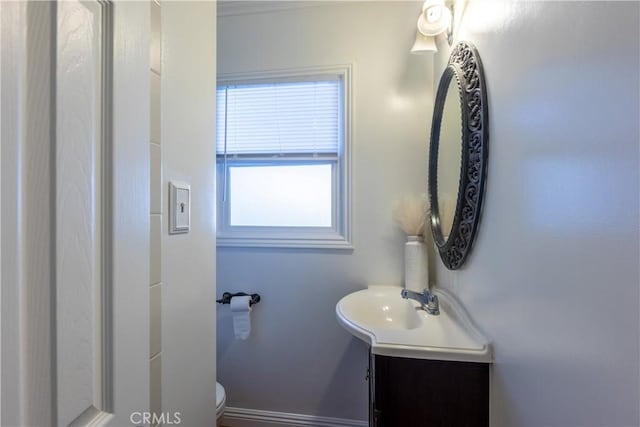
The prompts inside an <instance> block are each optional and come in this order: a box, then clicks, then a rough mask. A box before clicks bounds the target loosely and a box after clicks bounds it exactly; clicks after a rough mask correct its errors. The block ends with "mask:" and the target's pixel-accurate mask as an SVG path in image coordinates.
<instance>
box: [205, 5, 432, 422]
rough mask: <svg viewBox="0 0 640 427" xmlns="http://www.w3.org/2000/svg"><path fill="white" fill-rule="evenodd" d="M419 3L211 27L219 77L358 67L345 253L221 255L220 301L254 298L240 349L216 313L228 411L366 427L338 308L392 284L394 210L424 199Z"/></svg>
mask: <svg viewBox="0 0 640 427" xmlns="http://www.w3.org/2000/svg"><path fill="white" fill-rule="evenodd" d="M420 6H421V4H420V3H417V2H413V3H407V2H394V3H390V2H371V3H357V4H356V3H345V4H341V5H337V6H323V7H309V8H297V9H292V10H286V11H280V12H277V13H266V14H251V15H240V16H226V17H219V19H218V73H231V72H242V71H256V70H269V69H282V68H295V67H303V66H324V65H334V64H345V63H352V64H353V65H354V78H353V88H354V121H353V130H354V138H353V164H354V172H353V188H354V194H355V196H354V200H353V206H354V221H353V227H354V235H355V238H354V245H355V250H354V251H353V252H344V251H318V250H316V251H312V250H283V249H278V250H276V249H241V248H218V263H217V265H218V268H217V283H218V289H219V291H218V294H219V295H221V294H222V292H224V291H231V292H234V291H247V292H258V293H260V295H261V296H262V298H263V299H262V302H260V304H258V305H257V306H256V307H255V308H254V310H253V312H252V321H253V326H252V328H253V330H252V335H251V337H250V338H249V339H248V340H247V341H237V340H234V338H233V332H232V322H231V317H230V316H229V307H228V306H220V307H218V377H219V380H220V382H221V383H222V384H223V385H224V386H225V388H226V390H227V398H228V402H227V404H228V405H229V406H234V407H241V408H253V409H266V410H271V411H281V412H293V413H302V414H317V415H323V416H330V417H341V418H350V419H366V417H367V383H366V382H365V371H366V367H367V363H368V362H367V347H366V345H365V344H364V343H362V342H361V341H358V340H356V339H355V338H353V337H352V336H351V335H349V334H348V333H347V332H346V331H344V330H343V329H342V328H341V327H340V326H339V325H338V323H337V321H336V318H335V304H336V303H337V301H338V300H339V299H340V298H341V297H343V296H344V295H346V294H348V293H350V292H353V291H355V290H358V289H362V288H364V287H366V286H367V285H368V284H375V283H379V284H380V283H383V284H400V283H401V280H402V253H403V252H402V251H403V239H404V237H403V235H402V233H401V232H400V231H399V230H398V229H397V228H396V227H395V225H394V224H393V221H392V217H391V210H392V204H393V201H394V200H396V199H398V198H400V197H401V196H402V195H403V194H405V193H407V192H423V193H424V192H425V191H426V173H427V169H426V167H427V138H428V137H427V132H428V127H429V122H430V120H431V119H430V117H431V111H432V110H431V106H432V98H433V92H432V79H433V76H432V72H431V69H432V61H431V59H430V58H429V57H424V56H415V55H410V54H409V49H410V48H411V46H412V43H413V41H414V37H415V30H414V28H415V27H414V25H415V21H416V19H417V16H418V14H419V11H420Z"/></svg>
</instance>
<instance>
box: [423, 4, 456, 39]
mask: <svg viewBox="0 0 640 427" xmlns="http://www.w3.org/2000/svg"><path fill="white" fill-rule="evenodd" d="M451 18H452V15H451V10H449V8H448V7H447V6H446V5H445V4H444V0H427V1H426V2H425V3H424V6H423V8H422V13H421V14H420V17H419V18H418V31H419V32H420V33H421V34H423V35H425V36H430V37H434V36H437V35H438V34H441V33H444V32H445V31H448V30H449V29H450V28H451Z"/></svg>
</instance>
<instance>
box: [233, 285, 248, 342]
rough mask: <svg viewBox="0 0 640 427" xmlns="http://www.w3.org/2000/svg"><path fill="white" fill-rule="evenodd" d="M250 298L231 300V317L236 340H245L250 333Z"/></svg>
mask: <svg viewBox="0 0 640 427" xmlns="http://www.w3.org/2000/svg"><path fill="white" fill-rule="evenodd" d="M250 302H251V297H250V296H248V295H247V296H239V297H233V298H231V313H232V315H233V333H234V335H235V336H236V338H239V339H241V340H246V339H247V338H249V334H250V333H251V315H250V314H251V304H250Z"/></svg>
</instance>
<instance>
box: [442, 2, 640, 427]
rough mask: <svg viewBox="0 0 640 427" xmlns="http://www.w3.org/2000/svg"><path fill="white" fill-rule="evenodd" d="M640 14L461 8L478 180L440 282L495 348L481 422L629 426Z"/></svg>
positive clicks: (558, 6)
mask: <svg viewBox="0 0 640 427" xmlns="http://www.w3.org/2000/svg"><path fill="white" fill-rule="evenodd" d="M491 6H492V7H491ZM488 11H490V12H491V13H489V14H488V13H487V12H488ZM639 14H640V10H639V3H638V2H626V3H614V2H565V3H563V2H506V1H499V2H491V3H490V4H489V5H488V4H487V2H486V1H473V2H470V3H469V4H468V6H467V9H466V11H465V13H464V18H463V21H462V23H461V24H460V25H459V29H460V32H459V33H458V34H457V38H458V39H460V40H467V41H471V42H472V43H474V44H475V45H476V46H477V48H478V50H479V52H480V55H481V57H482V61H483V63H484V67H485V76H486V80H487V88H488V94H489V113H490V128H489V131H490V134H491V136H490V149H489V150H490V151H489V164H488V183H487V193H486V199H485V205H484V212H483V216H482V220H481V225H480V233H479V235H478V239H477V241H476V245H475V247H474V250H473V253H472V255H471V257H470V258H469V259H468V262H467V264H466V265H465V267H464V268H463V269H462V270H460V271H459V272H455V273H450V272H448V271H446V270H445V269H444V268H443V267H442V266H441V264H438V265H439V266H440V268H439V269H438V271H437V273H438V274H437V279H438V280H437V282H438V284H439V285H440V286H446V287H448V288H449V289H452V290H453V291H454V292H455V293H456V294H457V295H458V296H459V297H460V298H461V299H462V301H463V302H464V304H465V305H466V307H467V308H468V309H469V311H470V313H471V315H472V317H474V319H475V320H476V321H477V323H478V324H479V326H480V327H481V328H482V329H483V330H484V332H485V333H486V334H487V335H488V336H489V338H490V339H491V340H492V341H493V342H494V345H495V364H494V368H493V374H492V379H491V381H492V387H491V390H492V392H491V402H492V406H491V418H492V425H495V426H543V425H544V426H587V425H588V426H637V425H639V424H640V420H639V416H638V401H639V399H640V395H639V392H638V381H639V378H640V373H639V372H638V364H639V357H638V334H639V326H638V324H639V319H638V312H639V308H638V297H639V295H638V284H639V282H640V278H639V276H638V260H639V252H638V245H639V238H638V218H639V209H638V194H639V188H638V160H639V159H638V155H639V152H638V144H639V135H638V126H639V119H638V117H639V111H638V104H639V89H640V88H639V86H638V84H639V78H640V76H639V71H638V64H639V60H640V58H639V48H640V46H639V42H638V40H639V22H638V17H639ZM595 28H598V30H597V31H596V30H595ZM448 55H449V51H448V50H447V51H441V52H440V53H439V54H438V56H437V62H438V65H437V66H436V71H437V74H439V73H440V71H441V70H442V67H443V64H444V63H445V62H446V60H447V58H448Z"/></svg>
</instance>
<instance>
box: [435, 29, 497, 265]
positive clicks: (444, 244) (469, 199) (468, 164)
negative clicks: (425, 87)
mask: <svg viewBox="0 0 640 427" xmlns="http://www.w3.org/2000/svg"><path fill="white" fill-rule="evenodd" d="M488 119H489V114H488V107H487V92H486V86H485V82H484V74H483V71H482V63H481V62H480V56H479V55H478V51H477V50H476V48H475V47H474V46H473V45H471V44H470V43H467V42H460V43H458V44H457V45H456V46H455V47H454V49H453V51H452V52H451V56H450V57H449V62H448V64H447V68H446V69H445V70H444V72H443V73H442V77H441V78H440V83H439V85H438V92H437V93H436V101H435V108H434V111H433V121H432V126H431V142H430V144H429V184H428V190H429V200H430V203H431V214H430V219H431V231H432V232H433V238H434V241H435V244H436V246H437V247H438V252H439V253H440V258H441V259H442V262H443V263H444V265H445V266H446V267H447V268H448V269H450V270H455V269H458V268H460V267H461V266H462V264H463V263H464V261H465V259H466V258H467V256H468V255H469V253H470V251H471V247H472V246H473V241H474V239H475V236H476V232H477V229H478V222H479V220H480V212H481V208H482V198H483V195H484V188H485V176H486V170H487V154H488V142H489V132H488Z"/></svg>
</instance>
